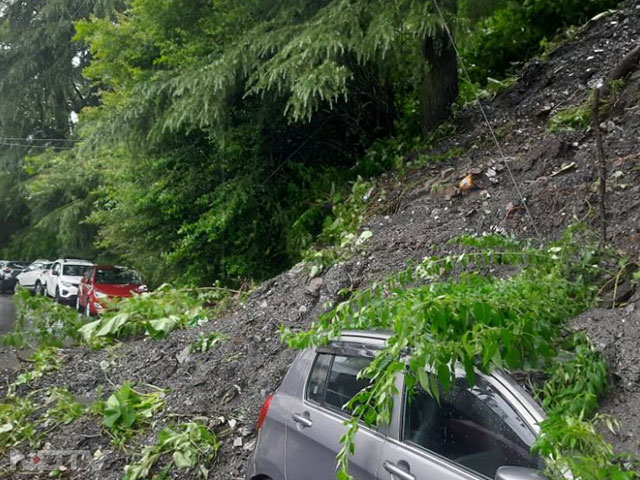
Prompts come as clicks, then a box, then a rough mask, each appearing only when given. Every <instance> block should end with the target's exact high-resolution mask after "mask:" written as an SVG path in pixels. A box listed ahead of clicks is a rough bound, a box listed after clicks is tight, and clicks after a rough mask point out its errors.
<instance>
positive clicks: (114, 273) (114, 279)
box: [96, 268, 142, 285]
mask: <svg viewBox="0 0 640 480" xmlns="http://www.w3.org/2000/svg"><path fill="white" fill-rule="evenodd" d="M96 283H112V284H116V285H131V284H134V285H140V284H141V283H142V281H141V280H140V275H138V272H136V271H135V270H129V269H128V268H109V269H100V268H99V269H98V270H97V271H96Z"/></svg>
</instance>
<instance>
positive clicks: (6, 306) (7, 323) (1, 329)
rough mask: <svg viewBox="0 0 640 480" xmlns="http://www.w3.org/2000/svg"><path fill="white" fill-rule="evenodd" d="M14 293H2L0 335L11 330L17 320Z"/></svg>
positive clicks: (0, 298) (0, 296)
mask: <svg viewBox="0 0 640 480" xmlns="http://www.w3.org/2000/svg"><path fill="white" fill-rule="evenodd" d="M11 297H12V295H0V335H4V334H5V333H7V332H10V331H11V329H12V328H13V322H14V321H15V311H14V309H13V301H12V299H11Z"/></svg>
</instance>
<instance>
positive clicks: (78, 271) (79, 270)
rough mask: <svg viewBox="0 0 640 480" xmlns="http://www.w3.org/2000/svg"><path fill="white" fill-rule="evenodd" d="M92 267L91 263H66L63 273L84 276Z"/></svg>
mask: <svg viewBox="0 0 640 480" xmlns="http://www.w3.org/2000/svg"><path fill="white" fill-rule="evenodd" d="M90 268H91V265H64V266H63V267H62V274H63V275H69V276H71V277H82V276H83V275H84V274H85V272H86V271H87V270H89V269H90Z"/></svg>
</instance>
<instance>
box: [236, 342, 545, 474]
mask: <svg viewBox="0 0 640 480" xmlns="http://www.w3.org/2000/svg"><path fill="white" fill-rule="evenodd" d="M387 339H388V335H387V334H384V333H379V332H345V333H344V334H343V336H342V337H341V338H339V339H338V340H336V341H334V342H331V343H330V344H329V345H328V346H327V347H318V348H315V349H307V350H305V351H304V352H302V353H301V354H300V355H299V356H298V358H297V359H296V360H295V361H294V363H293V365H292V366H291V368H290V369H289V371H288V373H287V374H286V376H285V378H284V380H283V382H282V384H281V385H280V387H279V388H278V389H277V391H276V392H275V394H274V395H272V396H268V397H267V398H266V400H265V402H264V404H263V406H262V408H261V409H260V413H259V416H258V423H257V428H258V436H257V439H256V444H255V447H254V450H253V454H252V455H251V458H250V459H249V463H248V467H247V473H246V479H247V480H329V479H332V478H335V469H336V454H337V453H338V451H339V450H340V448H341V444H340V437H341V436H342V435H343V434H344V433H345V432H346V427H345V426H344V424H343V422H344V421H345V420H346V419H348V418H349V415H350V414H349V411H348V410H347V409H346V408H345V404H347V402H348V401H349V400H350V399H351V398H352V397H353V396H354V395H355V394H356V393H357V392H359V391H360V390H361V389H362V388H364V387H366V386H367V384H368V383H367V380H366V379H363V378H358V372H360V371H361V370H362V369H363V368H365V367H366V366H367V365H368V364H369V363H370V362H371V360H372V358H373V357H374V356H375V353H376V351H378V350H379V349H380V348H381V347H382V346H383V345H384V343H385V342H386V340H387ZM457 377H458V378H457V381H456V382H455V384H454V385H452V387H451V391H450V392H449V393H447V394H444V393H443V394H441V396H440V398H439V400H438V401H436V400H434V398H433V397H431V396H430V395H428V394H427V393H425V391H424V390H422V388H421V387H419V386H415V387H412V390H411V391H408V387H406V386H405V382H404V375H401V374H400V375H398V376H397V378H396V387H397V389H398V392H399V394H398V395H396V398H394V407H393V413H392V418H391V422H390V423H389V425H378V426H377V427H374V428H369V427H367V426H365V425H364V424H363V425H361V426H360V428H359V430H358V432H357V434H356V437H355V452H354V453H353V455H352V456H351V457H350V461H349V469H350V474H351V475H353V477H354V478H355V479H356V480H372V479H376V480H432V479H438V480H481V479H484V480H486V479H487V478H490V479H496V480H541V479H543V478H544V477H543V476H542V474H541V473H540V471H541V469H542V468H543V467H544V463H543V461H542V460H541V459H540V458H538V457H536V456H535V455H532V454H531V453H530V450H531V445H532V444H533V442H534V440H535V439H536V436H537V434H538V433H539V428H538V424H539V422H540V421H541V420H542V419H543V417H544V413H543V411H542V409H541V408H540V407H539V406H538V405H537V404H536V403H535V402H534V400H533V399H532V398H531V396H530V395H528V394H527V393H526V392H525V391H524V390H523V389H522V388H521V387H520V386H519V385H518V384H517V383H516V382H515V381H514V380H513V379H511V378H510V377H509V376H508V375H507V374H505V373H504V372H500V371H496V372H495V373H493V374H491V375H484V374H481V373H480V372H478V374H477V376H476V384H475V386H474V387H472V388H469V386H468V383H467V380H466V378H465V375H464V370H462V369H461V370H460V371H459V372H457Z"/></svg>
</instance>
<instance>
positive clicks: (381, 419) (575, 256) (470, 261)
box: [284, 229, 633, 480]
mask: <svg viewBox="0 0 640 480" xmlns="http://www.w3.org/2000/svg"><path fill="white" fill-rule="evenodd" d="M578 238H580V240H578ZM455 243H457V244H459V245H460V246H463V247H466V251H465V252H464V253H462V254H458V255H453V256H448V257H434V258H427V259H425V260H424V261H423V262H422V263H421V264H419V265H418V266H415V267H411V268H409V269H407V270H406V271H405V272H403V273H401V274H397V275H394V276H393V277H391V278H389V279H387V280H385V281H383V282H380V283H375V284H373V285H372V286H371V287H370V288H368V289H366V290H363V291H359V292H357V293H355V294H354V295H353V297H352V298H350V299H349V300H347V301H344V302H342V303H340V304H338V305H337V306H336V307H335V308H334V309H333V310H331V311H330V312H328V313H327V314H325V315H323V316H321V317H320V319H319V320H318V321H317V322H316V323H314V324H313V325H312V326H311V328H310V329H309V330H308V331H306V332H292V331H288V330H285V331H284V336H285V339H286V340H287V341H288V342H289V344H290V345H291V346H293V347H297V348H304V347H309V346H314V345H319V344H325V343H326V342H328V341H329V340H330V339H332V338H336V337H338V336H339V335H340V333H341V332H342V331H345V330H353V329H355V330H357V329H363V328H364V329H381V330H387V331H390V332H392V335H391V337H390V338H389V340H388V341H387V344H386V346H385V348H383V349H382V350H381V351H380V353H378V354H377V355H376V357H375V358H374V360H373V361H372V362H371V364H370V366H369V367H367V368H366V369H365V370H363V371H362V372H361V375H363V376H365V377H367V378H369V379H370V380H371V383H370V386H368V387H366V388H365V389H364V390H362V391H361V392H360V393H358V394H357V395H356V396H355V397H354V398H353V399H352V400H351V402H350V404H349V408H350V409H351V410H352V411H353V412H354V415H353V418H352V419H351V420H348V421H346V425H347V426H348V427H349V429H348V432H347V433H346V434H345V436H344V437H343V439H342V441H343V448H342V450H341V451H340V453H339V454H338V458H337V460H338V465H339V467H340V471H339V472H338V476H337V478H339V479H343V480H346V479H347V478H349V476H348V475H347V469H348V461H349V452H351V451H352V449H353V446H354V445H353V440H354V438H355V433H356V431H357V429H358V425H359V422H365V423H366V424H368V425H380V424H388V423H389V420H390V418H391V417H390V415H391V410H392V407H393V400H392V399H393V396H394V395H395V394H397V393H398V392H397V390H396V386H395V377H396V375H397V373H399V372H404V373H405V378H406V382H407V383H408V388H409V390H411V388H412V386H413V385H415V384H419V385H420V386H421V387H422V388H423V389H424V390H425V391H426V392H428V393H429V394H430V395H432V396H434V397H435V398H438V397H439V396H440V395H441V394H442V393H447V392H448V391H449V387H450V386H451V385H452V384H453V383H454V382H455V379H456V372H455V367H456V366H459V367H464V370H465V372H466V378H467V381H468V382H469V383H470V384H474V382H475V376H476V372H477V371H481V372H490V371H491V370H493V369H496V368H508V369H527V370H532V369H533V370H536V369H538V370H540V369H546V368H549V367H550V366H551V364H552V361H557V357H558V354H559V352H560V351H561V349H562V347H563V340H564V338H563V335H562V332H563V324H564V322H565V321H566V320H567V319H569V318H571V317H572V316H574V315H576V314H577V313H579V312H581V311H582V310H585V309H586V308H588V307H589V306H590V305H591V304H592V302H593V300H594V297H595V289H594V288H593V285H594V281H595V279H596V274H597V272H598V256H597V251H596V250H595V249H594V248H591V247H588V245H589V243H588V241H587V238H584V237H582V236H581V235H580V234H579V233H578V230H576V229H571V230H569V231H567V232H566V234H565V237H564V238H563V240H562V241H561V242H559V243H557V244H555V245H553V246H551V247H546V248H545V247H538V248H535V247H532V246H529V245H527V244H522V243H520V242H516V241H512V240H508V239H504V238H501V237H494V236H489V237H482V238H470V237H463V238H460V239H458V240H457V241H456V242H455ZM491 265H504V266H506V265H509V266H519V268H520V271H519V272H518V273H516V274H513V275H511V276H508V275H507V276H503V277H501V278H496V277H493V276H491V275H487V274H482V273H468V272H467V268H468V269H469V270H475V271H476V272H478V271H480V272H481V271H483V270H485V269H486V268H487V267H489V266H491ZM469 267H472V268H469ZM425 282H426V284H425ZM603 368H604V367H603V364H602V361H601V360H600V357H599V356H597V355H595V354H593V353H591V351H590V350H589V349H587V348H586V347H584V346H580V345H578V346H577V347H576V360H575V361H574V362H573V363H572V364H569V365H566V366H564V367H563V368H562V369H558V370H557V373H555V374H554V375H557V377H553V378H552V379H551V380H550V381H549V382H548V383H547V386H546V388H545V393H547V394H548V395H549V396H548V397H547V399H546V400H545V402H546V403H547V406H548V407H550V408H551V415H550V420H549V422H547V423H546V424H544V425H543V429H542V432H543V433H542V437H541V438H542V440H541V442H540V443H539V444H538V447H537V448H539V449H540V450H541V451H544V452H545V453H548V452H550V451H551V450H553V452H554V457H553V459H554V461H553V462H551V463H550V464H549V468H548V471H549V473H550V474H551V475H552V478H561V476H559V473H558V472H560V471H561V469H562V467H563V466H567V467H569V468H571V469H572V471H573V473H574V474H576V477H575V478H594V479H595V478H609V477H606V475H605V473H611V472H613V471H617V470H619V467H617V466H615V465H613V464H612V461H613V456H612V455H608V456H607V455H606V451H604V450H602V448H604V447H602V446H603V445H605V446H606V443H604V441H602V440H601V439H600V440H598V439H597V438H596V436H595V434H594V435H593V436H592V437H591V440H593V441H594V445H596V444H597V445H598V446H599V450H598V451H597V452H596V451H595V450H594V449H585V450H584V451H582V450H581V449H580V448H577V447H575V445H570V446H571V451H569V450H568V449H567V446H568V445H567V444H566V443H564V440H562V438H561V434H560V430H557V429H556V428H555V426H554V423H553V422H555V421H560V422H565V424H568V423H571V422H573V425H577V424H578V423H577V422H583V420H584V418H585V416H587V415H589V414H590V413H592V411H593V407H594V406H595V401H596V399H597V397H598V395H599V394H601V393H602V391H603V389H604V387H605V385H606V368H605V370H604V371H603ZM578 389H580V391H581V393H580V395H577V396H576V395H575V393H576V390H578ZM571 397H572V398H571ZM569 398H571V400H569ZM578 400H579V402H578ZM574 401H575V403H574ZM583 423H585V424H586V422H583ZM547 425H548V427H549V434H548V435H547V430H546V426H547ZM569 431H570V430H567V432H569ZM553 435H558V437H554V436H553ZM594 439H595V440H594ZM574 447H575V448H574ZM596 453H597V455H598V458H597V460H594V458H592V454H594V455H595V454H596ZM574 457H575V459H574V460H569V459H571V458H574ZM580 459H582V460H580ZM586 463H589V464H590V466H591V467H593V468H596V467H597V470H594V472H595V473H594V475H599V476H589V477H580V476H579V475H577V474H579V473H584V469H583V468H582V467H580V465H584V464H586ZM619 478H633V475H632V474H631V473H628V474H627V473H626V472H624V476H621V477H619Z"/></svg>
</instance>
